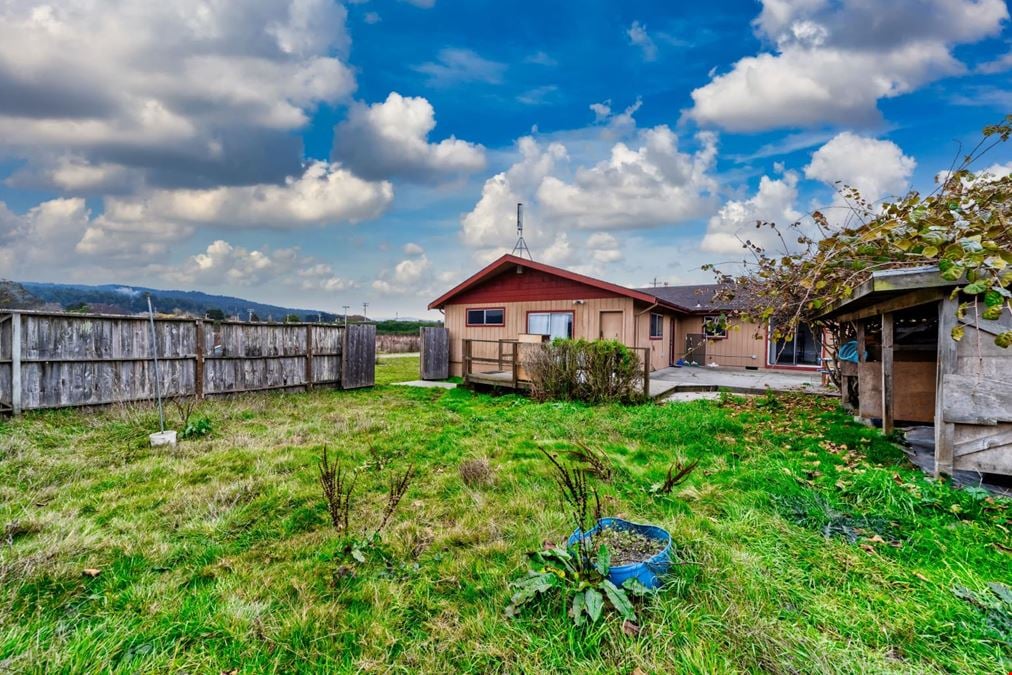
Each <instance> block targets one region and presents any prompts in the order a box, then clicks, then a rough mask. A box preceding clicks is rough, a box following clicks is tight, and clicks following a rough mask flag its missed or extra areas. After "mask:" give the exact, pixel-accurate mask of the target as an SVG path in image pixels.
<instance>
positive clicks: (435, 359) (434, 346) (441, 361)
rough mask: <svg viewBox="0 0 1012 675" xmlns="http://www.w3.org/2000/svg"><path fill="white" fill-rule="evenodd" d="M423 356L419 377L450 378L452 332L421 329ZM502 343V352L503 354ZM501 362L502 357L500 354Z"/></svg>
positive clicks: (426, 378)
mask: <svg viewBox="0 0 1012 675" xmlns="http://www.w3.org/2000/svg"><path fill="white" fill-rule="evenodd" d="M419 331H420V333H421V356H420V359H419V361H420V362H419V366H418V367H419V371H420V372H419V375H420V377H421V379H423V380H445V379H446V378H448V377H450V332H449V331H448V330H447V329H446V328H443V327H431V328H421V329H419ZM501 349H502V347H501V343H500V352H501ZM499 358H500V361H501V360H502V355H501V353H500V357H499Z"/></svg>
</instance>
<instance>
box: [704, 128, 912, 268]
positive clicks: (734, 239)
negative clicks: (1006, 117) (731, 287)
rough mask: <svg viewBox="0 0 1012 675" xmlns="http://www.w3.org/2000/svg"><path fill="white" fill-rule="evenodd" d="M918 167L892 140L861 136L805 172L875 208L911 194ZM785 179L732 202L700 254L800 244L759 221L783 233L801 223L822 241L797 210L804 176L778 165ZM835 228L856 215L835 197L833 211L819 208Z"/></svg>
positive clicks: (818, 155)
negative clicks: (744, 246) (854, 191)
mask: <svg viewBox="0 0 1012 675" xmlns="http://www.w3.org/2000/svg"><path fill="white" fill-rule="evenodd" d="M916 165H917V163H916V162H915V161H914V159H913V158H911V157H908V156H907V155H904V154H903V151H902V150H901V149H900V147H899V146H898V145H896V144H895V143H893V142H892V141H886V140H880V139H876V138H869V137H866V136H859V135H857V134H854V133H851V132H849V131H848V132H843V133H840V134H837V135H836V136H835V137H833V138H832V139H831V140H829V141H828V142H827V143H826V144H824V145H823V146H822V147H820V148H819V149H818V150H816V151H815V152H814V153H813V154H812V158H811V161H810V162H809V164H808V165H807V166H806V167H805V173H804V175H805V178H808V179H811V180H817V181H820V182H822V183H824V184H825V185H827V186H828V187H830V188H833V189H834V190H839V189H841V188H842V186H843V185H850V186H852V187H855V188H857V189H858V190H859V191H860V192H861V195H862V196H863V197H864V198H865V199H866V200H868V201H869V202H871V203H874V202H877V201H879V200H881V199H883V198H887V197H893V196H899V195H902V194H904V193H906V190H907V188H908V183H909V179H910V175H911V174H912V173H913V170H914V168H915V167H916ZM774 167H775V169H776V170H777V172H778V173H781V172H782V173H783V176H782V177H781V178H771V177H769V176H763V177H762V178H761V179H760V181H759V188H758V190H757V191H756V193H755V194H754V195H753V196H752V197H749V198H748V199H745V200H729V201H727V202H726V203H725V204H724V206H722V207H721V209H720V210H719V211H718V212H717V213H716V215H714V216H712V217H711V218H710V220H709V222H708V223H707V228H706V235H705V236H704V237H703V240H702V242H701V243H700V249H701V250H703V251H707V252H710V253H729V254H733V253H741V252H742V243H743V242H744V241H752V242H753V243H756V244H759V245H760V246H762V247H763V248H765V249H766V250H768V251H776V252H784V251H783V249H784V247H785V246H786V247H791V246H793V245H794V244H795V240H796V237H795V236H786V237H785V240H784V241H781V240H780V238H779V237H778V236H777V234H776V233H775V232H773V231H772V230H770V229H769V228H756V222H757V221H764V222H773V223H776V224H777V225H778V226H779V227H780V229H781V232H782V233H784V232H786V231H787V230H786V228H787V226H789V225H792V224H793V223H795V222H799V221H800V227H801V230H802V232H804V233H805V234H808V235H809V236H812V237H817V236H818V234H819V232H818V229H817V228H816V227H815V224H814V223H813V222H812V221H811V220H810V219H807V218H805V215H804V214H803V213H801V211H799V209H798V208H797V200H798V181H799V176H798V174H797V172H795V171H784V170H783V165H782V164H780V163H779V162H778V163H776V164H775V165H774ZM820 210H822V211H823V212H824V213H825V215H826V217H827V218H828V219H829V222H830V225H834V226H839V225H842V224H844V223H846V222H847V220H848V218H849V217H850V214H851V210H850V207H849V206H848V205H847V203H846V202H845V201H844V199H843V197H842V196H841V195H839V194H836V195H835V196H834V198H833V200H832V201H831V203H830V204H829V205H828V206H823V207H821V208H820Z"/></svg>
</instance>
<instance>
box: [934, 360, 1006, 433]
mask: <svg viewBox="0 0 1012 675" xmlns="http://www.w3.org/2000/svg"><path fill="white" fill-rule="evenodd" d="M942 399H943V404H944V409H943V410H942V419H943V420H944V421H945V422H947V423H950V424H985V425H996V424H998V423H999V422H1012V380H1008V381H1003V380H994V379H983V378H980V379H978V378H976V377H974V376H972V375H959V374H955V373H947V374H946V375H944V376H943V377H942Z"/></svg>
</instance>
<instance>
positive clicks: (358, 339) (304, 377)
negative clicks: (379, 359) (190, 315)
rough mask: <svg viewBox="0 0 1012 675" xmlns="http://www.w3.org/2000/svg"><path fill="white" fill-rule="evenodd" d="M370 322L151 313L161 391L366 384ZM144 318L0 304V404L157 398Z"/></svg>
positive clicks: (16, 406)
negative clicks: (217, 318) (350, 323)
mask: <svg viewBox="0 0 1012 675" xmlns="http://www.w3.org/2000/svg"><path fill="white" fill-rule="evenodd" d="M375 342H376V327H375V326H372V325H355V326H348V327H347V328H344V327H342V326H332V325H322V324H312V323H297V324H258V323H241V322H232V321H223V322H210V321H200V320H193V319H174V318H161V319H155V346H156V347H157V353H158V366H159V369H158V370H159V380H160V384H161V390H162V395H163V396H165V397H175V396H196V397H197V398H198V399H199V398H204V397H205V396H213V395H220V394H234V393H239V392H249V391H266V390H270V389H294V388H301V389H309V388H312V387H313V386H316V385H331V386H340V387H342V388H344V389H351V388H355V387H364V386H370V385H372V384H373V383H374V374H375V361H376V356H375ZM152 351H153V350H152V341H151V326H150V323H149V322H148V319H147V317H137V316H108V315H88V314H61V313H46V312H27V311H26V312H17V311H14V312H11V311H7V312H0V411H6V412H13V413H15V414H18V413H20V412H21V411H22V410H36V409H42V408H63V407H74V406H87V405H103V404H109V403H121V402H126V401H141V400H150V399H153V398H154V397H155V378H154V363H153V361H152Z"/></svg>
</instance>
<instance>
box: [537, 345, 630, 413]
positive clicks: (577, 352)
mask: <svg viewBox="0 0 1012 675" xmlns="http://www.w3.org/2000/svg"><path fill="white" fill-rule="evenodd" d="M521 359H522V361H523V364H524V367H525V368H526V370H527V374H528V377H529V378H530V380H531V395H532V396H533V397H534V398H535V399H537V400H539V401H549V400H555V401H559V400H561V401H586V402H588V403H608V402H614V401H621V402H637V401H641V400H642V399H643V368H642V364H641V363H640V360H639V358H638V357H637V356H636V353H635V352H634V351H633V350H631V349H629V348H628V347H626V346H625V345H624V344H622V343H621V342H618V341H617V340H593V341H589V340H563V339H557V340H553V341H552V342H550V343H548V344H544V345H530V346H527V345H525V346H524V349H523V350H522V353H521Z"/></svg>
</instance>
